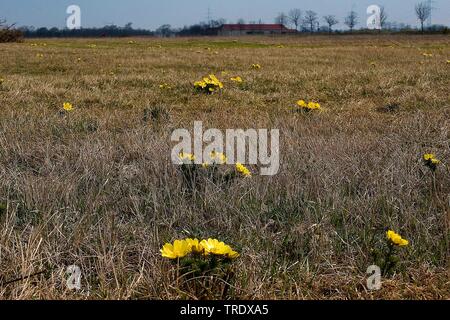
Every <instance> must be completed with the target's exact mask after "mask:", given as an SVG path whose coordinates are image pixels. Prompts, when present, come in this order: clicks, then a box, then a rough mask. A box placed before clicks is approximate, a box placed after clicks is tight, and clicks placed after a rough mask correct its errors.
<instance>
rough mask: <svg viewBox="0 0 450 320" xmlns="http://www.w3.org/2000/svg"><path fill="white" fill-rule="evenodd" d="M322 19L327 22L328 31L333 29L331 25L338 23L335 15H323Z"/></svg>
mask: <svg viewBox="0 0 450 320" xmlns="http://www.w3.org/2000/svg"><path fill="white" fill-rule="evenodd" d="M323 20H325V22H326V23H327V24H328V32H329V33H331V32H332V31H333V26H335V25H337V24H338V23H339V21H338V19H336V16H333V15H328V16H324V17H323Z"/></svg>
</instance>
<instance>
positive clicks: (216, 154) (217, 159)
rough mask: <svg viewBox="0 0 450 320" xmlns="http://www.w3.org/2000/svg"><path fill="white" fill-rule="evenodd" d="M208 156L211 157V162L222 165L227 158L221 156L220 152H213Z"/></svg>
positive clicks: (223, 155)
mask: <svg viewBox="0 0 450 320" xmlns="http://www.w3.org/2000/svg"><path fill="white" fill-rule="evenodd" d="M210 156H211V160H213V162H214V163H217V164H224V163H226V162H227V157H226V156H225V154H223V153H221V152H216V151H213V152H211V154H210Z"/></svg>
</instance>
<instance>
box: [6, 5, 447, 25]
mask: <svg viewBox="0 0 450 320" xmlns="http://www.w3.org/2000/svg"><path fill="white" fill-rule="evenodd" d="M419 1H420V0H277V1H274V0H251V1H250V0H203V1H195V0H194V1H187V0H163V1H154V0H70V1H67V0H0V18H6V19H7V20H8V21H9V22H17V24H18V25H19V26H22V25H33V26H38V27H40V26H44V27H52V26H57V27H64V26H65V20H66V17H67V14H66V8H67V6H68V5H70V4H77V5H79V6H80V7H81V10H82V26H83V27H100V26H103V25H105V24H111V23H114V24H116V25H120V26H123V25H124V24H125V23H127V22H133V26H134V27H141V28H146V29H156V28H157V27H158V26H160V25H162V24H165V23H168V24H171V25H172V26H174V27H182V26H184V25H189V24H194V23H197V22H199V21H205V20H206V17H207V13H208V6H209V7H210V9H211V16H212V18H225V19H227V20H228V21H230V22H235V21H236V20H237V19H238V18H244V19H245V20H246V21H258V20H259V19H262V20H263V21H264V22H266V23H272V22H273V20H274V17H275V16H276V15H277V13H278V12H281V11H284V12H287V11H289V9H291V8H300V9H302V10H304V11H305V10H314V11H316V12H318V13H319V15H320V16H323V15H325V14H334V15H336V16H337V17H338V18H339V19H340V21H343V17H344V16H345V14H346V13H347V12H348V11H350V9H352V7H353V8H354V10H355V11H357V13H358V14H359V16H360V25H361V24H362V23H363V22H365V21H366V9H367V7H368V6H369V5H372V4H378V5H384V6H385V7H386V10H387V12H388V14H389V21H397V22H403V23H406V24H410V25H413V26H415V25H417V20H416V18H415V15H414V5H415V4H416V3H417V2H419ZM434 6H435V7H436V8H437V9H436V10H435V11H434V12H433V23H436V24H445V25H450V0H436V1H435V4H434Z"/></svg>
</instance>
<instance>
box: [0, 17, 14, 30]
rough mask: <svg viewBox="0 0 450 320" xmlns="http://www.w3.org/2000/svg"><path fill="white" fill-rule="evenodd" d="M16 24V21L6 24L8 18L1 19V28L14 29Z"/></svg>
mask: <svg viewBox="0 0 450 320" xmlns="http://www.w3.org/2000/svg"><path fill="white" fill-rule="evenodd" d="M15 25H16V24H15V23H13V24H10V25H7V24H6V19H0V29H6V30H10V29H12V28H13V27H14V26H15Z"/></svg>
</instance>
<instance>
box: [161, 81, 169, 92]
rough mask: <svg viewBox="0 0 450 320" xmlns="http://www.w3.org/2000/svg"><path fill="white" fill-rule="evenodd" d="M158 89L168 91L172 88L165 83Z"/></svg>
mask: <svg viewBox="0 0 450 320" xmlns="http://www.w3.org/2000/svg"><path fill="white" fill-rule="evenodd" d="M159 88H160V89H163V90H170V89H172V87H171V86H170V85H169V84H168V83H165V82H164V83H162V84H160V85H159Z"/></svg>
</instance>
